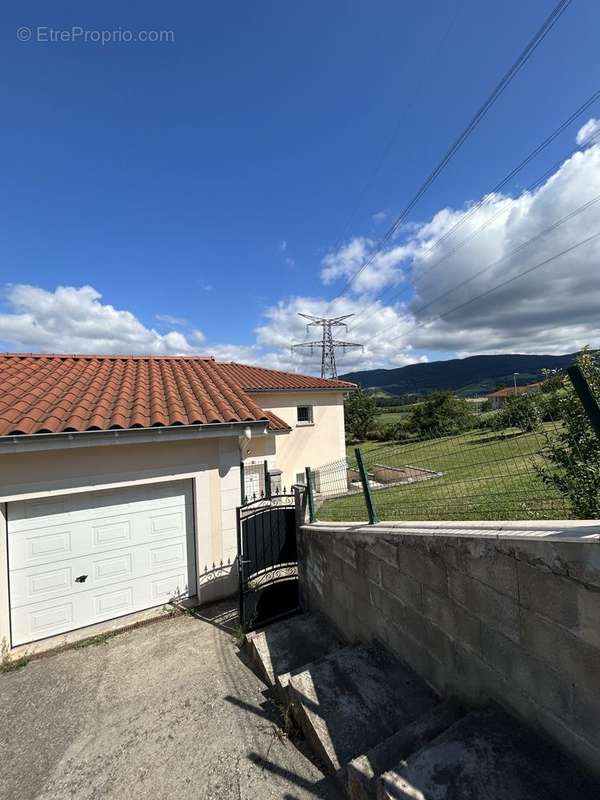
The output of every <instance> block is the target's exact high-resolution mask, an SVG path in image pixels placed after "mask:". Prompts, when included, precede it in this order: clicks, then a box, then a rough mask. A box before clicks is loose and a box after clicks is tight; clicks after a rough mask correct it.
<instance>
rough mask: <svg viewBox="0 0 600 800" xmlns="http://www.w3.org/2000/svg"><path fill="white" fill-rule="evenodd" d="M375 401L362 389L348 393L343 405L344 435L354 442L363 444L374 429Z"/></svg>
mask: <svg viewBox="0 0 600 800" xmlns="http://www.w3.org/2000/svg"><path fill="white" fill-rule="evenodd" d="M376 414H377V406H376V405H375V400H374V399H373V398H372V397H370V396H369V395H368V394H365V393H364V392H363V391H362V389H358V390H357V391H355V392H350V394H349V395H348V397H347V398H346V401H345V403H344V424H345V427H346V433H348V435H349V437H350V438H351V439H353V440H354V441H356V442H363V441H364V440H365V439H367V438H368V436H369V434H370V433H371V431H373V430H374V428H375V416H376Z"/></svg>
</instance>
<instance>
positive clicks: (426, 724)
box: [337, 699, 462, 800]
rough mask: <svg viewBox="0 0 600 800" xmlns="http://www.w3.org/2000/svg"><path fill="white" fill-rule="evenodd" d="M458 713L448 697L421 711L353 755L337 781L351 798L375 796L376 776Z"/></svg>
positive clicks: (442, 728) (372, 798)
mask: <svg viewBox="0 0 600 800" xmlns="http://www.w3.org/2000/svg"><path fill="white" fill-rule="evenodd" d="M461 715H462V711H461V708H460V704H459V703H458V701H457V700H454V699H450V700H446V701H445V702H443V703H440V704H439V705H437V706H434V707H433V708H432V709H431V710H430V711H427V712H426V713H425V714H422V715H421V716H420V717H417V719H416V720H415V721H414V722H411V723H410V724H409V725H406V726H405V727H404V728H401V729H400V730H399V731H397V732H396V733H393V734H392V735H391V736H389V737H388V738H387V739H384V740H383V741H382V742H379V744H376V745H375V747H373V748H371V749H370V750H369V751H368V752H367V753H365V754H364V755H361V756H358V758H354V759H353V760H352V761H351V762H350V763H349V764H348V765H347V766H346V767H345V768H344V767H342V768H341V770H340V773H341V774H338V776H337V777H338V783H339V784H340V785H341V786H342V788H343V789H344V790H345V791H346V794H347V795H348V797H350V798H351V800H375V797H376V795H377V780H378V778H379V777H380V776H381V775H382V774H383V773H384V772H387V771H388V770H389V769H392V768H393V767H396V766H397V765H398V764H399V763H400V761H403V760H405V759H407V758H408V757H409V756H410V755H411V754H412V753H414V752H416V751H417V750H419V749H420V748H421V747H423V746H424V745H425V744H426V743H427V742H429V741H431V740H432V739H435V738H436V736H439V735H440V734H441V733H443V731H445V730H446V729H447V728H449V727H450V726H451V725H453V724H454V723H455V722H456V721H457V720H458V719H459V718H460V717H461Z"/></svg>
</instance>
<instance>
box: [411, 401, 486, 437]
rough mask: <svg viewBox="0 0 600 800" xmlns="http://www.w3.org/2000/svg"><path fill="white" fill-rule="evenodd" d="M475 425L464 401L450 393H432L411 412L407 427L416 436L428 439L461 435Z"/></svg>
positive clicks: (474, 420)
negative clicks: (454, 434)
mask: <svg viewBox="0 0 600 800" xmlns="http://www.w3.org/2000/svg"><path fill="white" fill-rule="evenodd" d="M475 424H476V417H475V415H474V414H473V412H472V411H471V409H470V407H469V404H468V403H467V401H466V400H464V399H463V398H461V397H455V396H454V395H453V394H451V393H450V392H433V393H432V394H431V395H429V397H428V398H427V400H425V401H424V402H423V403H422V404H421V405H420V406H417V408H415V410H414V411H413V412H412V414H411V416H410V421H409V424H408V427H409V429H410V430H412V431H413V432H414V433H416V434H417V436H420V437H421V438H425V439H430V438H433V437H435V436H443V435H447V434H453V433H461V432H463V431H466V430H468V429H469V428H472V427H473V426H474V425H475Z"/></svg>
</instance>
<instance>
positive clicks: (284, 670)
mask: <svg viewBox="0 0 600 800" xmlns="http://www.w3.org/2000/svg"><path fill="white" fill-rule="evenodd" d="M246 643H247V647H248V649H249V653H250V656H251V658H252V661H253V663H254V665H255V667H256V669H257V671H258V672H259V674H260V676H261V678H262V679H263V680H264V681H265V683H267V684H268V685H269V686H271V687H273V688H275V689H278V688H280V687H281V686H282V684H283V686H287V683H288V680H289V675H290V674H291V673H293V672H295V671H297V670H298V669H300V668H302V667H304V666H305V665H306V664H309V663H310V662H312V661H318V660H319V659H321V658H323V657H324V656H327V655H329V654H330V653H333V652H334V651H335V650H339V648H340V647H342V646H343V644H344V643H343V642H342V640H341V639H340V638H339V636H338V635H337V633H336V631H335V629H334V628H333V626H332V625H331V623H330V622H329V621H328V620H327V619H326V618H325V617H323V616H321V615H320V614H298V615H297V616H295V617H290V618H289V619H286V620H282V621H281V622H275V623H273V624H272V625H269V626H268V627H266V628H264V629H263V630H260V631H254V632H253V633H250V634H248V636H247V637H246ZM281 676H283V681H282V680H280V678H281Z"/></svg>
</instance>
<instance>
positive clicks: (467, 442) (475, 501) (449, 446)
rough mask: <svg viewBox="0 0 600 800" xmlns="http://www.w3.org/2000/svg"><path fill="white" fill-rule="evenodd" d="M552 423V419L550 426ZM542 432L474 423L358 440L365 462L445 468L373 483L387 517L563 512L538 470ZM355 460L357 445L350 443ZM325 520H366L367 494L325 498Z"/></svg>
mask: <svg viewBox="0 0 600 800" xmlns="http://www.w3.org/2000/svg"><path fill="white" fill-rule="evenodd" d="M551 429H553V426H549V428H548V431H549V432H550V431H551ZM544 442H545V440H544V436H543V434H542V432H539V431H538V432H535V433H520V432H518V431H516V430H507V431H504V432H502V435H499V434H498V433H496V432H490V431H486V430H479V429H477V430H473V431H469V432H468V433H465V434H462V435H460V436H452V437H447V438H441V439H434V440H429V441H421V442H406V443H403V444H398V443H394V442H390V443H389V444H381V443H380V442H364V443H363V444H361V445H360V447H361V449H362V451H363V453H364V457H365V462H366V464H367V468H368V470H369V471H370V470H371V469H372V467H373V466H374V465H375V464H382V465H385V466H392V467H401V466H407V465H410V466H413V467H419V468H422V469H427V470H433V471H435V472H443V473H444V475H443V476H441V477H434V478H431V479H430V480H425V481H420V482H416V483H412V484H405V485H400V486H388V487H382V488H375V489H374V490H373V498H374V502H375V506H376V509H377V512H378V514H379V517H380V519H382V520H500V519H517V520H518V519H564V518H568V516H569V509H568V506H567V504H566V502H565V500H564V499H563V498H562V497H561V495H559V494H558V493H557V492H555V491H553V490H551V489H549V488H547V487H546V486H544V484H543V483H542V481H541V480H540V479H539V477H538V476H537V474H536V473H535V470H534V464H535V462H536V461H537V462H538V463H539V462H540V461H541V460H542V456H541V455H540V449H541V448H542V447H543V446H544ZM348 459H349V461H350V462H351V463H352V462H354V447H353V446H352V447H349V448H348ZM318 517H319V519H321V520H335V521H344V520H349V521H352V520H364V519H366V511H365V506H364V499H363V497H362V495H354V496H352V497H339V498H335V499H332V500H326V501H325V502H324V503H323V505H322V506H321V507H320V508H319V512H318Z"/></svg>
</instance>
